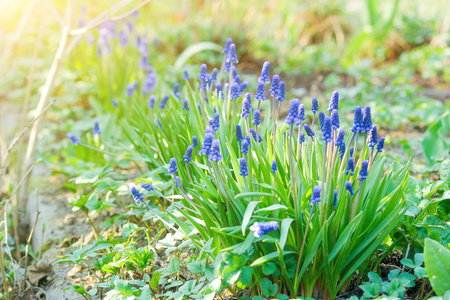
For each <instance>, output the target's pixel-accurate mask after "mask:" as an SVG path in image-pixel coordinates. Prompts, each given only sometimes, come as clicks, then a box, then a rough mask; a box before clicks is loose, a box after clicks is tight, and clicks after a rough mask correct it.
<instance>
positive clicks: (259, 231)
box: [250, 221, 279, 238]
mask: <svg viewBox="0 0 450 300" xmlns="http://www.w3.org/2000/svg"><path fill="white" fill-rule="evenodd" d="M278 227H279V224H278V222H277V221H269V222H262V223H259V222H255V223H253V225H252V226H250V231H253V232H254V236H255V237H256V238H260V237H261V236H262V235H264V234H267V233H269V232H271V231H274V230H278Z"/></svg>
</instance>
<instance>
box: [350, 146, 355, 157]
mask: <svg viewBox="0 0 450 300" xmlns="http://www.w3.org/2000/svg"><path fill="white" fill-rule="evenodd" d="M353 151H355V147H351V148H350V150H349V152H350V156H353Z"/></svg>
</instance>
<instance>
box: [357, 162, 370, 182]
mask: <svg viewBox="0 0 450 300" xmlns="http://www.w3.org/2000/svg"><path fill="white" fill-rule="evenodd" d="M368 167H369V162H368V161H367V160H363V162H362V163H361V170H359V177H358V180H361V181H362V180H364V179H366V178H367V175H368V174H367V168H368Z"/></svg>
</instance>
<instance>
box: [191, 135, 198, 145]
mask: <svg viewBox="0 0 450 300" xmlns="http://www.w3.org/2000/svg"><path fill="white" fill-rule="evenodd" d="M192 146H193V147H194V148H195V147H197V146H198V139H197V136H195V135H193V136H192Z"/></svg>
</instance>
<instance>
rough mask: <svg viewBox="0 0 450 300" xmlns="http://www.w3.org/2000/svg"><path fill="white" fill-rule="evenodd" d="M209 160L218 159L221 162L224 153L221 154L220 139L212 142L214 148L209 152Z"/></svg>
mask: <svg viewBox="0 0 450 300" xmlns="http://www.w3.org/2000/svg"><path fill="white" fill-rule="evenodd" d="M208 160H209V161H217V162H220V161H221V160H222V155H221V154H220V142H219V140H214V141H213V142H212V149H211V152H210V154H209V158H208Z"/></svg>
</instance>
